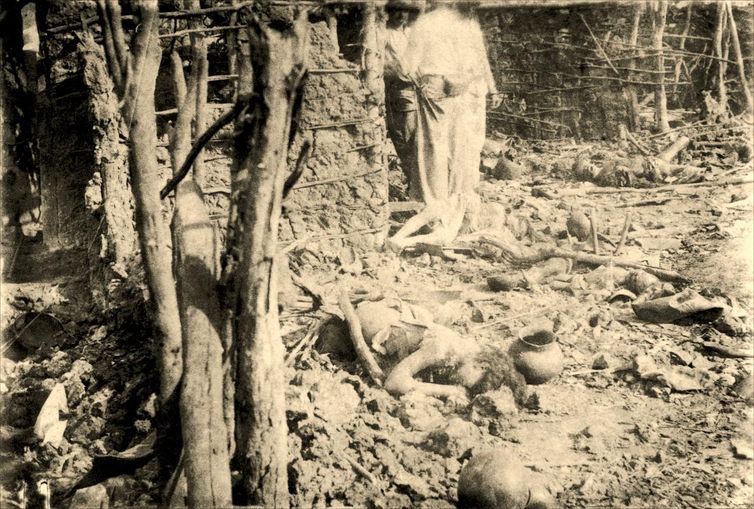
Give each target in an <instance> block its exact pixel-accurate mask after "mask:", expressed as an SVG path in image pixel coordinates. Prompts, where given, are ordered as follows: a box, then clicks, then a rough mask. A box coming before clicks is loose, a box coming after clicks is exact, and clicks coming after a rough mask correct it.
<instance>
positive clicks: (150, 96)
mask: <svg viewBox="0 0 754 509" xmlns="http://www.w3.org/2000/svg"><path fill="white" fill-rule="evenodd" d="M135 7H136V8H137V10H138V12H139V18H140V19H139V30H138V31H137V32H136V35H135V36H134V38H133V42H132V49H131V52H130V55H127V54H126V53H125V49H124V48H125V41H124V40H123V33H122V30H121V29H120V23H121V18H120V7H119V5H118V2H117V0H107V1H106V3H105V2H104V1H100V2H98V8H99V11H100V17H101V20H102V28H103V34H104V38H105V40H106V44H105V55H106V57H107V61H108V67H109V68H110V73H111V75H112V76H113V80H114V81H115V83H116V86H117V87H119V90H121V93H122V94H123V98H122V102H123V109H122V116H123V121H124V122H125V125H126V127H127V128H128V131H129V136H128V147H129V170H130V174H131V186H132V188H133V193H134V208H135V218H136V228H137V230H138V233H139V244H140V246H141V257H142V261H143V264H144V269H145V273H146V280H147V285H148V288H149V293H150V305H151V306H152V308H153V309H154V322H155V331H154V332H155V343H156V345H157V348H158V353H157V357H158V366H159V370H160V390H159V400H160V418H159V420H160V423H161V425H160V445H161V447H160V449H161V451H162V454H161V458H160V462H161V468H162V469H163V470H162V472H161V473H162V474H163V475H169V470H170V469H171V468H172V464H173V463H174V461H175V460H176V459H177V456H178V453H179V452H180V445H179V444H180V433H176V432H175V431H174V427H173V426H172V423H174V422H176V421H177V417H178V416H177V414H178V404H177V403H178V402H177V399H178V398H177V388H178V382H179V381H180V378H181V372H182V370H183V365H182V356H181V322H180V318H179V315H178V300H177V296H176V291H175V283H174V281H173V273H172V254H171V250H170V246H169V244H168V242H169V238H170V237H169V235H170V231H169V228H168V225H167V222H166V220H165V218H164V217H163V214H162V204H161V202H160V194H159V193H160V182H159V170H158V165H157V152H156V147H157V127H156V123H155V105H154V92H155V85H156V80H157V73H158V71H159V68H160V60H161V57H162V49H161V48H160V41H159V37H158V29H159V14H158V7H157V3H156V2H152V1H150V0H140V1H138V2H135ZM113 27H115V28H113ZM108 40H109V44H108V43H107V41H108ZM124 68H125V73H124V72H123V69H124Z"/></svg>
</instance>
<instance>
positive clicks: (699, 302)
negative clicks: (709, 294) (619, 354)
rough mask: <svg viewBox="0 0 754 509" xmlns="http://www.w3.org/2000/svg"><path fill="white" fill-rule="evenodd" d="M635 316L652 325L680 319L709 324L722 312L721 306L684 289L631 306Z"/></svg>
mask: <svg viewBox="0 0 754 509" xmlns="http://www.w3.org/2000/svg"><path fill="white" fill-rule="evenodd" d="M632 307H633V309H634V312H635V313H636V316H638V317H639V318H641V319H642V320H645V321H647V322H652V323H673V322H676V321H678V320H681V319H689V320H693V321H697V322H711V321H714V320H716V319H717V318H719V317H720V316H721V315H722V314H723V311H724V308H723V306H722V305H720V304H718V303H715V302H712V301H710V300H709V299H707V298H705V297H702V296H701V295H699V294H698V293H697V292H695V291H693V290H691V289H686V290H684V291H682V292H681V293H677V294H675V295H671V296H670V297H662V298H660V299H654V300H649V301H644V302H639V303H634V304H632Z"/></svg>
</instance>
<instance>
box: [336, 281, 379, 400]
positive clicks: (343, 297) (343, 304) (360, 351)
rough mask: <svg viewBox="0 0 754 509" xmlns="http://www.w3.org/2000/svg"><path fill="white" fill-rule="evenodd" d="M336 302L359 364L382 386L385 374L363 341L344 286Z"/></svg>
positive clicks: (359, 323)
mask: <svg viewBox="0 0 754 509" xmlns="http://www.w3.org/2000/svg"><path fill="white" fill-rule="evenodd" d="M338 304H339V305H340V309H341V310H342V311H343V316H344V317H345V319H346V323H348V330H349V331H350V333H351V341H352V342H353V347H354V349H355V350H356V355H357V356H358V357H359V360H360V361H361V364H362V365H363V366H364V368H365V369H366V370H367V373H368V374H369V377H370V378H371V379H372V382H374V383H375V384H376V385H378V386H382V382H383V381H384V380H385V374H384V373H383V372H382V369H380V367H379V366H378V365H377V361H375V360H374V356H373V355H372V352H370V351H369V347H368V346H367V343H366V341H364V335H363V334H362V332H361V322H360V321H359V317H358V316H357V315H356V311H355V310H354V309H353V306H352V305H351V300H350V298H349V297H348V290H347V289H346V288H345V287H344V288H342V289H341V290H340V293H339V294H338Z"/></svg>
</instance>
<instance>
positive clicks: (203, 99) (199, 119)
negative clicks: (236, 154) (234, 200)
mask: <svg viewBox="0 0 754 509" xmlns="http://www.w3.org/2000/svg"><path fill="white" fill-rule="evenodd" d="M184 5H185V8H186V9H187V10H198V9H201V5H200V2H199V0H186V2H185V4H184ZM200 27H201V22H200V21H198V20H197V18H192V19H191V21H190V22H189V28H200ZM191 66H192V74H194V70H195V71H196V98H195V101H196V104H195V108H194V111H195V117H194V137H193V138H194V139H196V138H197V137H198V136H200V135H201V134H202V133H203V132H204V130H205V128H206V124H207V73H208V71H207V67H208V66H209V63H208V62H207V43H206V42H205V41H204V36H203V35H202V34H201V33H193V34H191ZM203 152H204V151H202V152H200V153H199V155H198V156H197V158H196V161H195V162H194V172H193V177H194V182H196V183H197V184H198V185H199V187H200V188H201V187H202V183H203V182H204V177H205V168H204V154H203Z"/></svg>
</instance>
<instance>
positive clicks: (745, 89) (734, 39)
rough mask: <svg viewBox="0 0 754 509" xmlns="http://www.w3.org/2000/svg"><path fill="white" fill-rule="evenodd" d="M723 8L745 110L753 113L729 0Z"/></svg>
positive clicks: (753, 100) (752, 102) (736, 29)
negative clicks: (726, 18)
mask: <svg viewBox="0 0 754 509" xmlns="http://www.w3.org/2000/svg"><path fill="white" fill-rule="evenodd" d="M725 9H726V10H727V11H728V24H729V25H730V36H731V42H732V44H733V53H734V54H735V55H736V63H737V64H738V65H737V68H738V78H739V81H740V82H741V89H742V90H743V93H744V97H745V98H746V111H748V112H749V113H750V114H751V113H754V98H752V95H751V90H750V89H749V82H748V81H747V80H746V68H745V66H744V57H743V54H742V53H741V43H740V42H739V40H738V28H737V27H736V20H735V19H734V18H733V7H731V3H730V0H728V1H726V2H725Z"/></svg>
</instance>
